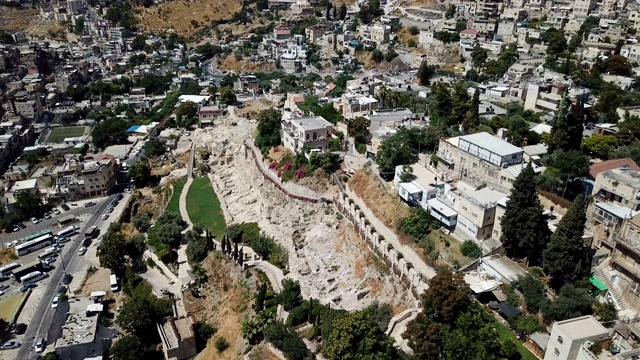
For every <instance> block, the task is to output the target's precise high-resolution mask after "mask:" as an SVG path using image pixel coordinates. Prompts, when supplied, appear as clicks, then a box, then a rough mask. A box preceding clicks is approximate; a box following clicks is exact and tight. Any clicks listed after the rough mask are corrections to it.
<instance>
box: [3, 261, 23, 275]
mask: <svg viewBox="0 0 640 360" xmlns="http://www.w3.org/2000/svg"><path fill="white" fill-rule="evenodd" d="M20 266H22V264H18V263H16V262H13V263H10V264H7V265H4V266H3V267H0V275H2V276H4V275H8V274H11V272H12V271H13V269H17V268H19V267H20Z"/></svg>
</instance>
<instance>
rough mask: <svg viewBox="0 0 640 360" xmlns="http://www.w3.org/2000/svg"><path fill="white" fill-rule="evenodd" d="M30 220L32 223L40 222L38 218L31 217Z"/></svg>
mask: <svg viewBox="0 0 640 360" xmlns="http://www.w3.org/2000/svg"><path fill="white" fill-rule="evenodd" d="M31 222H32V223H34V224H37V223H39V222H40V220H38V219H36V218H35V217H32V218H31Z"/></svg>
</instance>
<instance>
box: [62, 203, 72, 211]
mask: <svg viewBox="0 0 640 360" xmlns="http://www.w3.org/2000/svg"><path fill="white" fill-rule="evenodd" d="M60 207H61V208H62V210H64V211H69V209H71V208H70V207H69V205H67V204H60Z"/></svg>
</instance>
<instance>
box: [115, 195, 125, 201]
mask: <svg viewBox="0 0 640 360" xmlns="http://www.w3.org/2000/svg"><path fill="white" fill-rule="evenodd" d="M122 198H124V195H122V194H118V195H116V200H118V201H120V200H122Z"/></svg>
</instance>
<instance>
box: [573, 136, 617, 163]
mask: <svg viewBox="0 0 640 360" xmlns="http://www.w3.org/2000/svg"><path fill="white" fill-rule="evenodd" d="M617 148H618V138H617V137H616V136H615V135H599V134H595V135H592V136H589V137H587V138H584V139H582V151H584V152H585V153H587V154H589V155H592V156H597V157H599V158H601V159H605V160H606V159H608V158H609V155H610V154H611V153H612V152H613V151H615V150H616V149H617Z"/></svg>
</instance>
